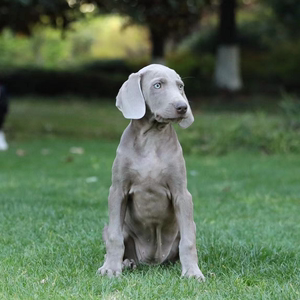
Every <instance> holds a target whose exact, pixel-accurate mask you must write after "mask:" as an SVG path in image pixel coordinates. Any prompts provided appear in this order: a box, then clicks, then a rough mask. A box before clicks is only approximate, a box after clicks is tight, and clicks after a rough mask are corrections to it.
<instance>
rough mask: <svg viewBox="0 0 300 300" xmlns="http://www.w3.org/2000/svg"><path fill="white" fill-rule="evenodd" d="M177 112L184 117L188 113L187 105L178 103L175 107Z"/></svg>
mask: <svg viewBox="0 0 300 300" xmlns="http://www.w3.org/2000/svg"><path fill="white" fill-rule="evenodd" d="M175 108H176V111H177V113H179V114H180V115H184V114H185V113H186V111H187V105H186V103H184V102H178V103H177V104H176V105H175Z"/></svg>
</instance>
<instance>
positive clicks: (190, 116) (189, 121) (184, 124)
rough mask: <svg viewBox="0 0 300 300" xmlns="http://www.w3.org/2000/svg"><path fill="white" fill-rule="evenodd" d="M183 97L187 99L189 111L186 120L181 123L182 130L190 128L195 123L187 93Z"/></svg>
mask: <svg viewBox="0 0 300 300" xmlns="http://www.w3.org/2000/svg"><path fill="white" fill-rule="evenodd" d="M183 97H184V98H185V100H186V102H187V106H188V110H187V113H186V118H184V119H183V120H182V121H181V122H179V126H180V127H181V128H184V129H185V128H188V127H189V126H190V125H192V124H193V122H194V116H193V113H192V110H191V107H190V105H189V101H188V99H187V97H186V95H185V93H184V92H183Z"/></svg>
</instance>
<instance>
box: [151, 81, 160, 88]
mask: <svg viewBox="0 0 300 300" xmlns="http://www.w3.org/2000/svg"><path fill="white" fill-rule="evenodd" d="M153 86H154V88H155V89H160V88H161V83H159V82H158V83H155V84H154V85H153Z"/></svg>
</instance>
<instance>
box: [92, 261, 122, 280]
mask: <svg viewBox="0 0 300 300" xmlns="http://www.w3.org/2000/svg"><path fill="white" fill-rule="evenodd" d="M97 274H98V275H101V276H108V277H109V278H113V277H120V276H121V274H122V268H118V267H115V266H109V265H108V264H106V263H105V264H104V265H103V266H102V267H101V268H99V269H98V271H97Z"/></svg>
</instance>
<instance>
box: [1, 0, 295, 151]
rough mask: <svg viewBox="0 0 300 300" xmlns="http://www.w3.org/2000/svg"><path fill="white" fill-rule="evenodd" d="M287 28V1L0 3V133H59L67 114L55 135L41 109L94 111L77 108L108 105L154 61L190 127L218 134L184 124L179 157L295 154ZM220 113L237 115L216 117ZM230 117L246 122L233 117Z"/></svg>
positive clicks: (290, 12)
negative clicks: (177, 90)
mask: <svg viewBox="0 0 300 300" xmlns="http://www.w3.org/2000/svg"><path fill="white" fill-rule="evenodd" d="M299 20H300V2H299V1H298V0H289V1H282V0H223V1H221V0H219V1H218V0H151V1H150V0H144V1H140V0H93V1H92V0H9V1H8V0H0V83H1V84H2V85H4V86H5V87H6V90H7V93H8V94H9V96H10V99H11V115H10V117H8V121H7V123H6V125H5V128H6V129H5V130H6V132H7V133H8V136H9V138H10V139H11V140H13V139H14V137H15V136H16V135H17V134H19V133H20V132H22V130H23V129H22V128H23V127H22V126H21V125H20V126H19V125H18V122H20V121H19V120H21V119H20V118H24V117H25V118H26V116H27V114H30V115H31V116H32V118H31V119H28V120H27V121H26V122H27V130H29V129H28V128H30V126H32V132H33V133H35V134H36V133H37V132H39V133H41V132H42V133H43V134H44V133H45V134H46V133H51V134H53V132H55V130H54V129H53V128H54V127H55V128H56V132H59V131H60V130H61V131H63V132H67V133H68V134H69V133H70V132H69V131H68V130H71V127H74V124H72V120H74V118H73V117H74V116H76V115H78V112H77V111H76V110H75V111H74V116H73V117H72V118H70V120H69V122H70V123H69V124H70V125H69V127H70V128H69V129H66V128H64V129H62V128H63V124H61V126H59V125H57V124H59V120H58V119H59V116H55V117H54V116H52V118H53V120H51V117H49V118H50V119H49V121H45V120H46V119H47V117H48V115H47V116H45V114H43V115H42V116H41V115H40V112H41V111H43V108H42V107H43V105H44V106H47V108H44V111H48V112H49V111H51V109H52V108H53V109H54V110H55V109H56V108H57V107H53V103H55V105H58V104H57V103H60V105H61V106H63V105H65V107H66V110H67V111H68V112H69V113H70V105H69V104H66V101H67V102H68V101H77V102H80V103H81V104H78V103H77V105H79V106H80V107H81V106H82V105H83V104H82V102H85V103H89V104H86V106H85V107H86V109H87V110H88V109H90V110H93V111H95V108H94V106H93V107H92V108H91V107H89V106H88V105H95V103H98V104H99V103H104V102H105V103H107V102H108V103H111V104H113V103H114V99H115V96H116V94H117V92H118V90H119V88H120V86H121V85H122V83H123V82H124V81H125V80H126V79H127V77H128V75H129V74H130V73H132V72H136V71H138V70H139V69H140V68H142V67H143V66H145V65H147V64H150V63H153V62H156V63H162V64H166V65H167V66H169V67H171V68H174V69H175V70H176V71H177V72H178V73H179V74H180V75H181V77H182V78H183V79H184V81H185V85H186V94H187V95H188V98H189V99H190V100H191V104H192V107H193V108H194V110H195V113H196V115H197V112H200V111H202V113H203V114H202V117H201V120H205V117H207V119H208V120H211V119H212V118H213V117H216V118H217V120H220V121H219V123H218V121H215V124H219V126H220V127H222V129H220V127H219V129H218V130H220V131H221V132H222V131H226V130H227V131H226V132H227V133H226V132H223V133H222V134H218V133H217V132H216V131H217V128H218V125H216V127H215V128H211V129H210V127H211V126H212V125H209V121H208V122H207V124H206V123H205V124H200V123H201V122H203V121H199V122H200V123H199V122H196V125H195V133H194V134H190V135H189V139H190V140H188V141H183V142H184V145H185V148H186V149H187V151H191V152H196V153H198V152H214V151H215V152H220V153H223V152H224V151H225V152H226V151H227V150H228V149H227V148H228V147H229V148H231V147H233V148H235V147H244V146H243V145H245V147H246V148H249V147H250V148H251V149H252V148H255V149H259V150H262V151H265V152H267V153H272V152H295V151H296V152H298V151H300V142H299V135H300V133H299V128H300V104H299V102H300V100H299V97H298V95H297V94H298V93H299V91H300V84H299V77H300V76H299V75H300V68H299V66H300V34H299V29H300V22H299ZM14 103H15V104H14ZM50 103H52V104H50ZM91 103H93V104H91ZM51 105H52V106H51ZM101 106H102V111H103V109H104V105H103V104H101ZM97 107H99V109H100V106H97ZM108 107H110V106H108ZM34 110H35V111H36V113H34ZM81 110H82V108H81ZM62 111H63V109H62ZM224 111H225V112H228V111H229V112H237V113H238V115H235V117H233V116H232V115H228V114H227V115H224V114H223V115H221V114H219V115H218V114H216V113H217V112H219V113H220V112H224ZM210 112H214V114H213V115H210V114H209V113H210ZM242 112H243V113H244V116H245V114H247V113H248V115H247V116H246V117H245V118H246V119H243V118H240V119H238V118H237V116H242ZM250 112H251V114H249V113H250ZM253 112H255V113H254V114H253ZM116 113H118V112H116ZM35 114H36V116H35V118H33V116H34V115H35ZM87 114H89V113H87ZM111 114H114V113H111ZM106 115H110V113H107V114H106ZM117 116H119V115H117ZM266 116H268V117H266ZM110 117H111V118H112V115H110ZM113 117H115V115H113ZM119 117H120V118H121V115H120V116H119ZM223 117H224V118H225V120H223V119H222V118H223ZM39 118H40V119H41V122H40V123H38V121H35V122H33V119H34V120H38V119H39ZM220 118H221V119H220ZM226 118H227V119H226ZM235 118H237V119H235ZM247 118H248V119H247ZM272 118H273V119H272ZM274 118H275V119H274ZM234 120H239V121H236V122H235V121H234ZM266 120H268V122H267V121H266ZM270 120H273V121H270ZM120 122H122V121H120ZM20 123H21V122H20ZM47 124H48V125H47ZM49 124H50V125H49ZM55 124H56V125H55ZM96 124H97V123H96V120H95V123H93V125H91V124H87V128H89V130H88V129H87V130H86V132H85V134H84V135H85V136H89V135H90V136H95V135H97V134H96V133H95V132H94V131H97V132H98V135H99V136H104V137H113V138H115V137H116V136H118V134H119V132H120V131H121V130H119V131H117V134H114V133H113V130H112V128H111V127H110V128H107V129H106V131H105V134H103V130H104V129H103V128H102V129H101V130H100V129H99V124H98V127H97V126H96ZM197 124H199V126H197ZM230 124H231V125H230ZM64 125H65V126H68V125H67V122H64ZM102 125H103V126H102ZM102 125H101V126H102V127H106V125H105V123H104V122H103V124H102ZM122 125H123V124H122ZM224 125H225V126H224ZM201 126H202V127H201ZM83 127H84V126H83ZM200 127H201V128H202V130H201V131H200ZM205 128H206V131H205ZM77 129H78V128H77ZM80 130H81V129H79V131H80ZM99 132H100V133H99ZM226 136H227V137H228V140H226V138H225V137H226ZM219 138H220V139H219ZM187 139H188V138H187ZM218 141H219V142H218ZM218 143H220V144H221V146H220V147H219V146H218V145H219V144H218ZM216 145H217V146H216ZM229 145H233V146H229ZM219 148H220V149H219Z"/></svg>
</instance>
